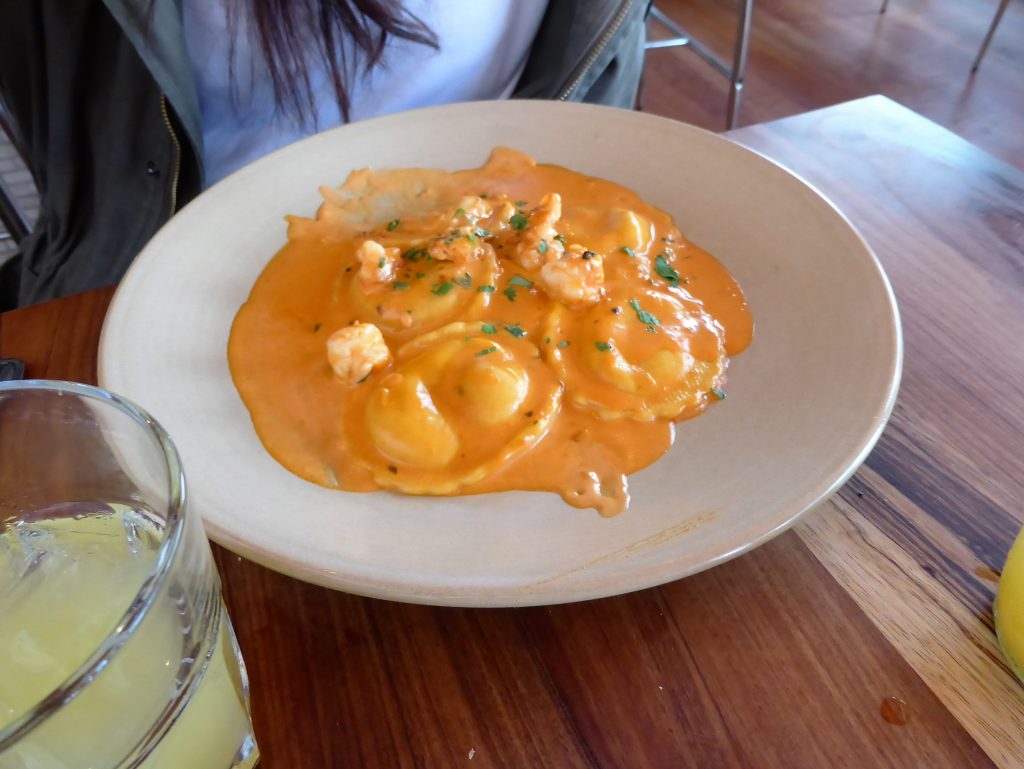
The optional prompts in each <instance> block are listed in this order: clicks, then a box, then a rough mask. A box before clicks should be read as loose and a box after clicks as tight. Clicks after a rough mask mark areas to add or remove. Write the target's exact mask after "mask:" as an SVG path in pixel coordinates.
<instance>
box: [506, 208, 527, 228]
mask: <svg viewBox="0 0 1024 769" xmlns="http://www.w3.org/2000/svg"><path fill="white" fill-rule="evenodd" d="M508 223H509V224H511V225H512V229H514V230H515V231H516V232H519V231H521V230H523V229H525V228H526V225H527V220H526V216H525V215H524V214H523V213H522V212H521V211H516V212H515V213H514V214H512V218H511V219H509V220H508Z"/></svg>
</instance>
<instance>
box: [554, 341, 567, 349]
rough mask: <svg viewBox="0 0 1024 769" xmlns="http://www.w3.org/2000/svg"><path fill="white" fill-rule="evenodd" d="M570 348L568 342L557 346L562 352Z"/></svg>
mask: <svg viewBox="0 0 1024 769" xmlns="http://www.w3.org/2000/svg"><path fill="white" fill-rule="evenodd" d="M568 346H569V343H568V342H559V343H558V344H556V345H555V347H557V348H558V349H560V350H564V349H565V348H566V347H568Z"/></svg>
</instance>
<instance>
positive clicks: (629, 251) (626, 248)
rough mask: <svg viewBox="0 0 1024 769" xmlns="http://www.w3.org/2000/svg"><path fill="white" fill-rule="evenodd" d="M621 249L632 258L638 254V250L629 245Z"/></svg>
mask: <svg viewBox="0 0 1024 769" xmlns="http://www.w3.org/2000/svg"><path fill="white" fill-rule="evenodd" d="M620 250H621V251H622V253H624V254H625V255H626V256H628V257H629V258H630V259H632V258H633V257H634V256H636V251H634V250H633V249H632V248H630V247H629V246H623V247H622V248H621V249H620Z"/></svg>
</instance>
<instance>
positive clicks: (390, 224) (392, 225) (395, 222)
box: [388, 219, 402, 232]
mask: <svg viewBox="0 0 1024 769" xmlns="http://www.w3.org/2000/svg"><path fill="white" fill-rule="evenodd" d="M401 223H402V220H401V219H392V220H391V221H390V222H388V232H394V231H395V230H396V229H398V225H400V224H401Z"/></svg>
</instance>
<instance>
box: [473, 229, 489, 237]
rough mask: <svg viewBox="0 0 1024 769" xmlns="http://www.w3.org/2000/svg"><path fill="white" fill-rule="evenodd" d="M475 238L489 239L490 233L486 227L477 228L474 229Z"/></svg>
mask: <svg viewBox="0 0 1024 769" xmlns="http://www.w3.org/2000/svg"><path fill="white" fill-rule="evenodd" d="M476 236H477V237H478V238H489V237H491V231H490V230H489V229H487V228H486V227H477V228H476Z"/></svg>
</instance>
